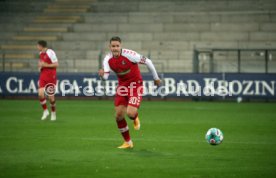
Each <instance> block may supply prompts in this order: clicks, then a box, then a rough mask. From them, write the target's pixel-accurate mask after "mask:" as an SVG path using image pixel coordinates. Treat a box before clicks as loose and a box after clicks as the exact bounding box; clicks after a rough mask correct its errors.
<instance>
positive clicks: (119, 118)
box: [116, 111, 125, 121]
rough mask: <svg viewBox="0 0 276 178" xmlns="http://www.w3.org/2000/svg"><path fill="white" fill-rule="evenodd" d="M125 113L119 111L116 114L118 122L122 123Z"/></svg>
mask: <svg viewBox="0 0 276 178" xmlns="http://www.w3.org/2000/svg"><path fill="white" fill-rule="evenodd" d="M124 117H125V116H124V112H123V111H117V112H116V120H118V121H120V120H122V119H123V118H124Z"/></svg>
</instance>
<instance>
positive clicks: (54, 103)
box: [50, 101, 56, 112]
mask: <svg viewBox="0 0 276 178" xmlns="http://www.w3.org/2000/svg"><path fill="white" fill-rule="evenodd" d="M50 104H51V110H52V112H56V101H54V102H50Z"/></svg>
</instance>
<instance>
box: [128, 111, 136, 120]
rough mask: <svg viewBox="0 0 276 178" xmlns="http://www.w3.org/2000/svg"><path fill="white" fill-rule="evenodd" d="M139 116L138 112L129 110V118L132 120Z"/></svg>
mask: <svg viewBox="0 0 276 178" xmlns="http://www.w3.org/2000/svg"><path fill="white" fill-rule="evenodd" d="M136 115H137V111H133V110H127V116H128V117H130V118H134V117H135V116H136Z"/></svg>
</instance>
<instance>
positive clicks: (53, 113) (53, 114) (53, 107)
mask: <svg viewBox="0 0 276 178" xmlns="http://www.w3.org/2000/svg"><path fill="white" fill-rule="evenodd" d="M49 100H50V104H51V121H55V120H56V119H57V116H56V99H55V95H52V96H49Z"/></svg>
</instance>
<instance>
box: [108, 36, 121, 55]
mask: <svg viewBox="0 0 276 178" xmlns="http://www.w3.org/2000/svg"><path fill="white" fill-rule="evenodd" d="M121 43H122V40H121V38H120V37H118V36H114V37H112V38H111V39H110V41H109V48H110V51H111V52H112V55H113V56H114V57H118V56H120V54H121V49H122V44H121Z"/></svg>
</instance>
